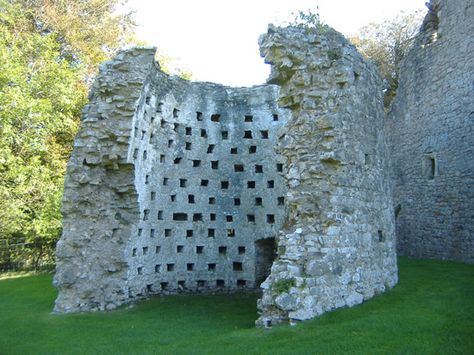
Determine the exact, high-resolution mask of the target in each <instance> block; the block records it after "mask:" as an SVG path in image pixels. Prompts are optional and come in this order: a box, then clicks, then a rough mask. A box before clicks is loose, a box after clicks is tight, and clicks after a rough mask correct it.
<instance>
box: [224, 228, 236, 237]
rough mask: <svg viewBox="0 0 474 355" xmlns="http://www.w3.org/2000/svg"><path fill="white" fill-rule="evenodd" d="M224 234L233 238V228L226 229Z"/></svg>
mask: <svg viewBox="0 0 474 355" xmlns="http://www.w3.org/2000/svg"><path fill="white" fill-rule="evenodd" d="M226 234H227V236H228V237H235V229H234V228H228V229H227V230H226Z"/></svg>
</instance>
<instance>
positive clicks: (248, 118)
mask: <svg viewBox="0 0 474 355" xmlns="http://www.w3.org/2000/svg"><path fill="white" fill-rule="evenodd" d="M244 122H253V116H251V115H247V116H245V118H244Z"/></svg>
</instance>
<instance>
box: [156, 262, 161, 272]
mask: <svg viewBox="0 0 474 355" xmlns="http://www.w3.org/2000/svg"><path fill="white" fill-rule="evenodd" d="M160 268H161V265H160V264H156V265H155V272H160Z"/></svg>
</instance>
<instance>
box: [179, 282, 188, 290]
mask: <svg viewBox="0 0 474 355" xmlns="http://www.w3.org/2000/svg"><path fill="white" fill-rule="evenodd" d="M185 286H186V282H185V281H184V280H179V281H178V288H179V289H181V290H182V289H184V288H185Z"/></svg>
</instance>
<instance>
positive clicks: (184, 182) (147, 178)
mask: <svg viewBox="0 0 474 355" xmlns="http://www.w3.org/2000/svg"><path fill="white" fill-rule="evenodd" d="M168 182H169V180H168V178H166V177H165V178H163V186H167V185H168ZM149 183H150V176H149V175H146V176H145V184H149ZM200 186H203V187H207V186H209V180H207V179H201V181H200ZM229 186H230V182H229V181H228V180H222V181H220V187H221V189H222V190H228V189H229ZM179 187H187V179H179ZM255 187H256V182H255V180H248V181H247V189H255ZM274 187H275V181H274V180H267V188H268V189H273V188H274ZM154 196H156V195H154ZM171 196H175V195H171ZM190 196H194V195H190ZM153 199H154V198H153V196H152V200H153ZM171 201H174V199H173V198H171ZM209 204H211V203H210V202H209Z"/></svg>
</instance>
